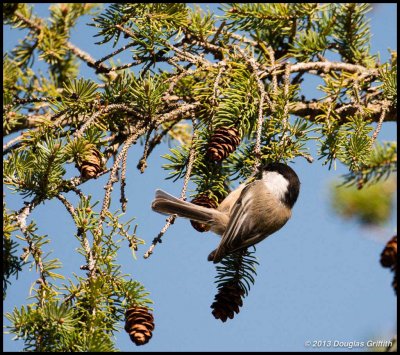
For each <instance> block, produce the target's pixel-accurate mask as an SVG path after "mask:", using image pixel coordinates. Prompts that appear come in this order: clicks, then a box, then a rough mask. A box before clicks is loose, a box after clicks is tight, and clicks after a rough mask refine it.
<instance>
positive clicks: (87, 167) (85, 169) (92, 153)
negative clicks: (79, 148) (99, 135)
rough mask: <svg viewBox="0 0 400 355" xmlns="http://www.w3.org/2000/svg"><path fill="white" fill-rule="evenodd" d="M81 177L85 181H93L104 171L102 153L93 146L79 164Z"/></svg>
mask: <svg viewBox="0 0 400 355" xmlns="http://www.w3.org/2000/svg"><path fill="white" fill-rule="evenodd" d="M77 167H78V170H79V171H80V173H81V176H82V177H83V178H85V179H91V178H93V177H95V176H97V174H98V173H99V172H101V170H102V161H101V153H100V152H99V151H98V150H97V149H96V147H94V146H92V147H90V148H89V149H88V151H87V152H86V154H85V156H84V158H83V159H82V161H81V163H80V164H77Z"/></svg>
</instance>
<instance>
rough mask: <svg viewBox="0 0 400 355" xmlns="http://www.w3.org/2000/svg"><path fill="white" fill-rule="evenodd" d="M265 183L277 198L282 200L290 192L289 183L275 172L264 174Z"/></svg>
mask: <svg viewBox="0 0 400 355" xmlns="http://www.w3.org/2000/svg"><path fill="white" fill-rule="evenodd" d="M263 182H264V184H265V185H266V186H267V188H268V190H269V191H270V192H271V193H272V194H273V195H274V196H275V197H276V198H278V199H279V200H282V199H283V198H284V197H285V194H286V192H287V191H288V186H289V181H287V180H286V179H285V178H284V177H283V176H282V175H281V174H279V173H277V172H275V171H268V172H266V173H264V176H263Z"/></svg>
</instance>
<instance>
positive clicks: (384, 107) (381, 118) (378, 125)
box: [371, 100, 389, 145]
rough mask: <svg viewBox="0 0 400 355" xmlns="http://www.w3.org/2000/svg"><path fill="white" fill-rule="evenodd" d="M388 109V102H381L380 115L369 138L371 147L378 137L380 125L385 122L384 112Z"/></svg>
mask: <svg viewBox="0 0 400 355" xmlns="http://www.w3.org/2000/svg"><path fill="white" fill-rule="evenodd" d="M388 109H389V101H388V100H383V102H382V113H381V115H380V117H379V121H378V124H377V125H376V128H375V131H374V133H373V134H372V137H371V145H372V144H374V142H375V139H376V137H378V134H379V132H380V131H381V128H382V123H383V121H384V120H385V116H386V112H387V111H388Z"/></svg>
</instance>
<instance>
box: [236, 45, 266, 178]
mask: <svg viewBox="0 0 400 355" xmlns="http://www.w3.org/2000/svg"><path fill="white" fill-rule="evenodd" d="M237 49H238V51H239V52H240V54H241V55H242V56H243V58H244V59H245V60H246V61H247V62H248V63H249V64H250V66H251V68H252V70H253V74H254V76H255V77H256V80H257V86H258V90H259V92H260V102H259V104H258V119H257V133H256V144H255V146H254V156H255V159H254V167H253V173H255V172H257V171H258V168H259V166H260V164H261V161H260V160H261V135H262V126H263V121H264V111H263V110H264V98H265V97H266V93H265V89H264V84H263V83H262V81H261V79H260V77H259V75H258V70H257V66H256V62H255V60H254V58H253V57H252V58H249V57H248V56H247V55H246V54H245V53H244V51H243V50H242V48H240V47H237ZM268 100H269V98H268ZM269 106H270V108H271V109H272V103H271V101H269Z"/></svg>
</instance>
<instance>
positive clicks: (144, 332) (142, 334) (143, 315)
mask: <svg viewBox="0 0 400 355" xmlns="http://www.w3.org/2000/svg"><path fill="white" fill-rule="evenodd" d="M153 330H154V317H153V315H152V314H151V313H149V310H148V309H147V308H146V307H140V306H133V307H131V308H129V309H127V310H126V312H125V331H126V332H127V333H128V334H129V337H130V338H131V340H132V341H133V342H134V343H135V344H136V345H144V344H146V343H148V342H149V340H150V339H151V337H152V336H153V334H152V331H153Z"/></svg>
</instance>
